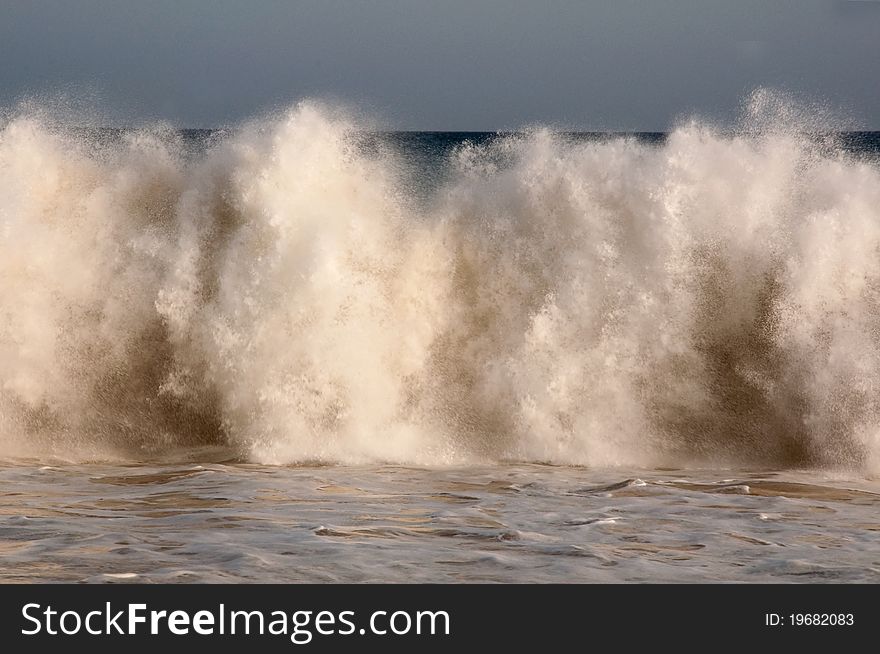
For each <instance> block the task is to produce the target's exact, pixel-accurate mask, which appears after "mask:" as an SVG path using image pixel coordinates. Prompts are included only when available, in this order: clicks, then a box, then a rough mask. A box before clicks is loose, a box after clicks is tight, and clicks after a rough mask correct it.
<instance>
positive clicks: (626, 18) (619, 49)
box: [0, 0, 880, 130]
mask: <svg viewBox="0 0 880 654" xmlns="http://www.w3.org/2000/svg"><path fill="white" fill-rule="evenodd" d="M756 86H771V87H783V88H785V89H788V90H789V91H792V92H794V93H796V94H799V95H803V96H804V97H806V98H809V99H818V100H824V101H827V102H830V103H831V104H833V105H835V106H838V107H841V108H842V109H843V110H845V111H846V112H847V113H848V114H850V115H851V116H853V117H854V118H855V119H856V120H857V121H858V122H859V123H860V124H861V126H863V127H866V128H873V129H880V2H874V1H871V0H861V1H856V0H787V1H780V0H286V1H285V0H240V1H236V0H149V1H147V0H144V1H142V2H135V1H131V2H126V1H124V0H0V106H5V107H8V106H10V105H13V104H15V103H17V102H18V101H19V100H20V99H21V98H23V97H27V96H37V97H44V98H54V97H57V96H58V95H59V94H67V95H69V96H83V97H93V96H95V97H100V100H99V101H98V102H99V103H100V104H101V105H102V106H103V107H104V108H105V109H107V108H112V110H113V112H115V113H116V114H118V115H120V116H122V119H123V120H125V121H129V122H141V121H144V120H155V119H164V120H168V121H171V122H173V123H175V124H177V125H180V126H193V127H196V126H202V127H208V126H217V125H224V124H230V123H234V122H236V121H239V120H241V119H242V118H246V117H247V116H250V115H253V114H255V113H259V112H261V111H265V110H266V109H267V108H271V107H273V106H277V105H279V104H281V103H287V102H291V101H294V100H296V99H299V98H303V97H309V96H317V97H322V98H330V99H334V98H335V99H340V100H343V101H345V102H347V103H349V104H353V105H355V106H359V107H363V108H365V109H366V110H367V111H369V112H370V113H372V114H374V115H377V116H379V117H381V118H383V119H384V120H385V121H386V123H387V124H388V125H389V126H391V127H395V128H399V129H453V130H455V129H461V130H494V129H510V128H516V127H518V126H522V125H524V124H529V123H535V122H543V123H550V124H555V125H559V126H566V127H573V128H592V129H640V130H657V129H664V128H666V127H668V126H669V125H670V123H672V122H674V121H675V120H677V119H679V118H681V117H682V116H687V115H690V114H693V113H698V114H701V115H704V116H708V117H710V118H713V119H716V120H727V119H730V118H731V117H732V116H734V115H735V114H736V112H737V109H738V106H739V104H740V101H741V99H742V98H743V96H744V95H745V94H746V93H747V92H748V91H749V90H750V89H752V88H754V87H756Z"/></svg>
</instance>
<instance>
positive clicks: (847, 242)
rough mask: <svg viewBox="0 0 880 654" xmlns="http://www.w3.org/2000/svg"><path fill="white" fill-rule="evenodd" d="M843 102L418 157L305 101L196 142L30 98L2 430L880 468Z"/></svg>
mask: <svg viewBox="0 0 880 654" xmlns="http://www.w3.org/2000/svg"><path fill="white" fill-rule="evenodd" d="M822 120H824V119H823V117H822V116H818V117H817V116H816V115H815V114H811V115H807V116H805V115H804V112H798V111H795V110H794V109H793V108H792V106H791V105H790V104H788V103H787V102H786V101H782V100H780V99H779V98H778V96H775V95H773V94H771V93H768V92H766V91H759V92H757V93H755V94H754V95H753V96H752V97H751V98H750V100H749V102H748V103H747V106H746V110H745V112H744V116H743V118H742V120H741V123H740V124H739V125H738V126H736V128H735V129H721V128H718V127H715V126H712V125H711V124H708V123H706V122H702V121H699V120H691V121H688V122H684V123H682V124H681V125H680V126H679V127H677V128H675V129H674V130H672V131H671V132H670V133H668V134H667V135H666V137H665V138H664V139H662V140H661V141H659V142H657V143H646V142H644V141H641V140H639V139H637V138H634V137H627V136H617V137H608V138H603V139H583V138H578V137H577V136H576V135H571V134H566V133H563V132H558V131H557V132H555V131H553V130H550V129H546V128H534V129H530V130H525V131H523V132H520V133H516V134H508V135H501V134H499V135H497V136H496V137H494V138H491V139H488V140H485V141H480V142H469V141H467V140H463V141H462V142H461V143H460V144H458V145H457V146H456V147H454V148H451V149H450V150H449V152H447V153H446V154H444V155H443V156H442V160H441V161H440V162H439V163H438V164H437V166H438V167H435V168H425V167H423V168H417V169H416V170H415V171H413V169H412V167H411V166H410V167H408V166H407V165H406V161H405V157H404V156H403V153H402V152H401V151H400V148H399V147H398V146H397V145H396V144H395V142H394V140H393V139H391V138H386V137H382V136H381V135H378V136H377V135H376V134H375V133H373V132H370V126H369V125H365V124H364V123H363V121H360V120H359V119H357V118H356V117H353V115H352V114H350V113H346V112H345V111H343V110H340V109H338V108H336V107H331V106H327V105H323V104H320V103H317V102H313V101H306V102H302V103H300V104H298V105H296V106H294V107H292V108H290V109H288V110H286V111H283V112H280V113H278V114H275V115H271V116H267V117H262V118H258V119H254V120H252V121H250V122H248V123H245V124H243V125H241V126H238V127H237V128H235V129H232V130H229V131H227V132H225V133H223V134H218V135H217V136H216V137H212V139H211V142H210V143H209V144H208V146H207V147H205V148H204V149H203V150H200V151H199V152H197V153H195V154H194V153H193V152H192V151H191V148H190V147H189V145H188V144H187V143H186V142H185V140H184V139H183V137H182V136H181V134H180V132H178V131H176V130H173V129H169V128H166V127H158V128H152V129H141V130H129V131H125V132H123V133H120V134H119V135H118V138H112V139H107V138H96V137H95V136H94V134H92V135H91V136H90V135H88V134H85V133H83V132H81V131H76V130H72V129H69V128H66V127H64V126H60V125H58V124H56V123H53V122H52V121H49V120H46V119H45V118H43V117H41V116H40V115H39V114H38V113H34V112H24V113H18V114H14V115H12V116H11V117H9V118H8V119H6V120H5V122H4V123H3V124H2V126H0V280H2V283H0V448H2V453H0V455H2V456H5V457H11V456H31V457H37V458H46V457H50V456H62V457H67V458H72V459H74V460H92V459H95V458H98V459H100V458H104V457H109V456H121V457H124V458H131V459H135V460H137V459H142V458H148V457H156V456H163V455H166V454H167V453H170V452H175V451H177V450H180V449H185V448H191V447H199V446H206V447H217V446H222V447H224V448H229V449H230V450H231V451H233V452H235V453H236V456H238V457H240V458H242V459H245V460H251V461H256V462H261V463H296V462H324V463H364V462H383V461H388V462H398V463H412V464H422V465H445V464H476V463H480V464H485V463H491V462H496V461H511V460H513V461H535V462H548V463H554V464H561V465H593V466H662V465H672V466H678V467H688V466H697V465H705V464H712V465H718V464H725V463H733V464H737V465H756V466H765V467H817V466H818V467H823V466H833V467H847V468H854V469H860V470H876V468H877V465H878V460H880V459H878V455H880V437H878V429H880V402H878V397H880V395H878V384H880V328H878V325H880V321H878V317H880V316H878V312H880V258H878V249H880V209H878V207H880V168H878V163H877V159H876V157H874V158H872V157H871V156H868V155H865V154H864V153H862V154H860V153H853V152H852V151H850V150H849V149H847V148H845V147H843V145H842V144H841V143H840V142H839V140H838V137H837V136H835V135H834V134H829V133H828V132H827V131H825V130H823V126H824V123H823V122H822ZM368 137H369V138H368ZM367 141H369V144H367ZM422 178H423V179H422ZM425 189H428V190H427V191H426V190H425Z"/></svg>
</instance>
